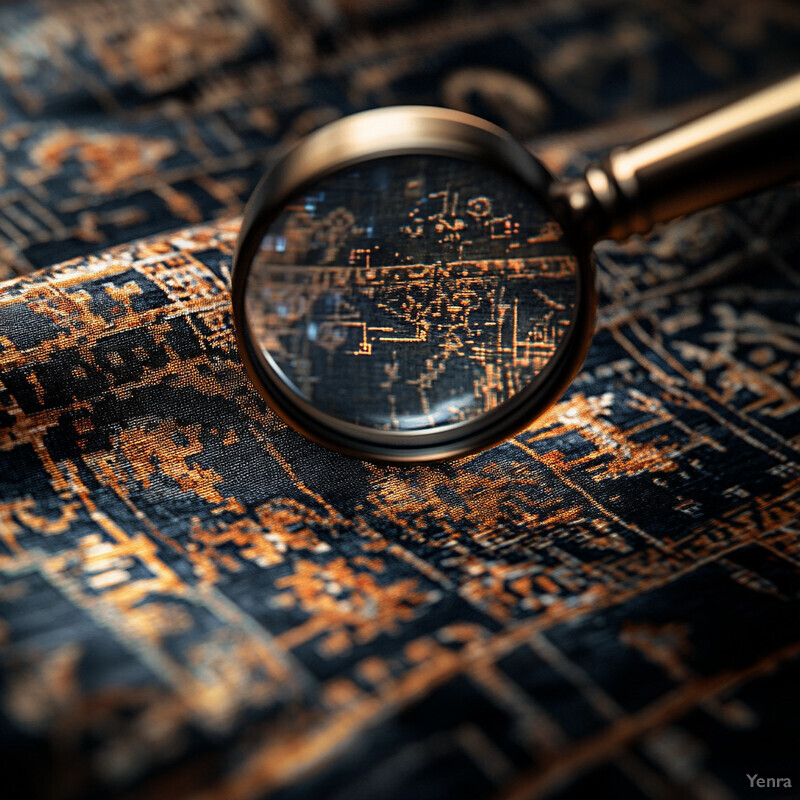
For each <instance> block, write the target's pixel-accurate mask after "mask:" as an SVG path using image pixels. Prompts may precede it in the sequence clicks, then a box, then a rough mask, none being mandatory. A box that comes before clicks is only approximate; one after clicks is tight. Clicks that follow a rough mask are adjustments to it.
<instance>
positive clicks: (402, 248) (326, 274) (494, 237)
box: [245, 155, 578, 431]
mask: <svg viewBox="0 0 800 800" xmlns="http://www.w3.org/2000/svg"><path fill="white" fill-rule="evenodd" d="M577 275H578V264H577V259H576V258H575V256H574V254H573V251H572V250H571V248H570V247H569V245H568V244H567V242H566V240H565V239H564V236H563V233H562V231H561V229H560V228H559V226H558V224H557V223H556V222H555V220H553V219H552V217H551V216H550V215H549V213H548V212H547V210H546V209H545V208H544V207H543V206H542V204H541V203H540V202H539V201H538V200H537V199H536V197H535V196H534V195H533V194H532V193H531V192H530V191H529V190H528V189H527V188H526V187H525V186H524V185H522V184H521V183H520V182H518V181H516V180H515V179H513V178H511V177H509V176H507V175H505V174H503V173H499V172H497V171H495V170H493V169H491V168H490V167H486V166H482V165H479V164H475V163H472V162H467V161H461V160H458V159H453V158H446V157H442V156H428V155H404V156H391V157H386V158H378V159H374V160H372V161H367V162H364V163H361V164H358V165H357V166H354V167H351V168H348V169H345V170H342V171H340V172H337V173H334V174H333V175H331V176H329V177H327V178H325V179H323V180H321V181H320V182H319V183H317V184H316V185H314V186H313V187H312V188H311V189H309V190H308V191H306V192H305V193H303V194H302V195H301V196H299V197H297V198H295V199H294V200H293V201H292V202H290V203H289V204H288V205H287V206H286V207H285V208H284V209H283V211H281V213H280V214H279V215H278V217H277V218H276V219H275V221H274V222H273V223H272V225H271V226H270V227H269V230H268V231H267V233H266V235H265V236H264V237H263V240H262V242H261V247H260V249H259V251H258V253H257V255H256V257H255V259H254V262H253V265H252V268H251V272H250V275H249V278H248V282H247V287H246V290H245V311H246V315H247V324H248V326H249V330H250V335H251V337H252V341H253V342H254V343H255V345H256V346H257V347H259V348H261V351H262V353H263V354H264V356H265V357H266V360H267V361H268V362H269V363H270V364H271V366H272V367H273V369H274V370H275V371H276V372H277V373H278V374H279V375H280V376H281V378H282V380H283V382H284V383H285V385H286V387H287V388H288V390H289V391H290V393H291V392H293V393H295V394H297V395H299V396H300V397H301V398H303V399H304V400H306V401H308V402H309V403H310V404H312V405H313V406H314V407H315V408H316V409H318V410H319V411H322V412H325V413H327V414H329V415H331V416H333V417H336V418H338V419H340V420H344V421H347V422H351V423H356V424H358V425H361V426H365V427H367V428H372V429H377V430H391V431H412V430H415V431H424V430H431V429H436V428H439V427H442V426H445V425H450V424H452V423H457V422H465V421H468V420H472V419H474V418H476V417H479V416H480V415H482V414H485V413H487V412H489V411H491V410H492V409H494V408H496V407H497V406H498V405H500V404H501V403H503V402H504V401H506V400H508V399H509V398H510V397H512V396H513V395H515V394H516V393H518V392H519V391H521V390H522V389H524V388H525V387H526V386H528V385H529V384H530V383H531V382H532V381H533V380H534V379H535V378H536V376H537V375H538V374H539V373H540V372H541V371H542V369H543V368H544V367H545V365H546V364H547V363H548V361H549V360H550V359H551V358H552V356H553V354H554V353H555V351H556V349H557V348H558V346H559V344H560V343H561V342H562V340H563V339H564V336H565V334H566V332H567V330H568V328H569V325H570V322H571V320H572V316H573V310H574V307H575V302H576V293H577Z"/></svg>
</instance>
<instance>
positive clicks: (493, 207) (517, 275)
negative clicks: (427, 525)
mask: <svg viewBox="0 0 800 800" xmlns="http://www.w3.org/2000/svg"><path fill="white" fill-rule="evenodd" d="M798 176H800V75H796V76H794V77H791V78H788V79H785V80H783V81H781V82H779V83H777V84H774V85H773V86H771V87H769V88H767V89H764V90H761V91H760V92H757V93H756V94H753V95H751V96H749V97H747V98H745V99H744V100H740V101H737V102H735V103H733V104H731V105H729V106H726V107H725V108H723V109H720V110H718V111H715V112H712V113H711V114H708V115H706V116H704V117H701V118H700V119H697V120H695V121H693V122H690V123H687V124H685V125H683V126H681V127H679V128H676V129H674V130H672V131H670V132H668V133H665V134H661V135H659V136H657V137H655V138H653V139H650V140H648V141H645V142H643V143H640V144H636V145H634V146H631V147H629V148H623V149H618V150H615V151H612V152H611V154H610V155H609V156H608V157H607V158H606V159H605V160H604V161H603V162H602V163H600V164H598V165H595V166H592V167H590V168H589V169H588V170H587V171H586V173H585V175H584V177H583V178H581V179H579V180H574V181H570V182H565V181H559V180H556V179H554V178H553V177H552V176H551V175H550V174H549V173H548V171H547V170H546V169H545V168H544V167H543V166H542V164H540V163H539V162H538V161H537V160H536V159H535V158H534V157H533V156H532V155H531V154H530V153H529V152H528V151H527V150H526V149H525V148H524V147H523V146H522V145H521V144H520V143H519V142H517V141H516V140H515V139H513V138H512V137H511V136H510V135H509V134H508V133H506V132H505V131H504V130H502V129H501V128H499V127H497V126H495V125H493V124H491V123H489V122H487V121H485V120H482V119H479V118H478V117H474V116H471V115H469V114H463V113H460V112H456V111H451V110H447V109H441V108H433V107H423V106H402V107H393V108H383V109H376V110H372V111H366V112H362V113H360V114H355V115H353V116H350V117H346V118H343V119H340V120H338V121H336V122H333V123H331V124H330V125H327V126H326V127H324V128H321V129H319V130H317V131H316V132H314V133H313V134H311V135H310V136H308V137H307V138H305V139H304V140H302V141H301V142H300V143H299V144H297V145H296V146H295V147H294V148H293V149H292V150H290V151H289V152H288V153H287V154H286V155H284V156H283V157H282V158H281V159H280V160H279V161H278V162H277V163H276V164H275V165H274V166H273V168H272V169H271V171H270V172H269V173H268V174H267V175H266V176H265V177H264V178H263V179H262V181H261V183H260V184H259V185H258V186H257V187H256V189H255V191H254V193H253V196H252V198H251V199H250V201H249V203H248V206H247V209H246V211H245V216H244V221H243V224H242V228H241V232H240V235H239V240H238V242H237V247H236V252H235V255H234V265H233V278H232V302H233V319H234V326H235V329H236V337H237V344H238V347H239V351H240V353H241V356H242V359H243V361H244V364H245V367H246V369H247V371H248V373H249V375H250V377H251V379H252V380H253V382H254V383H255V385H256V386H257V387H258V389H259V391H260V393H261V394H262V395H263V397H264V398H265V399H266V401H267V402H268V404H269V405H270V406H271V407H272V408H273V409H274V410H275V412H276V413H277V414H278V415H279V416H280V417H282V418H283V419H284V420H285V421H286V422H287V423H288V424H289V425H291V426H292V427H294V428H295V429H296V430H298V431H300V432H301V433H303V434H304V435H305V436H307V437H308V438H310V439H312V440H314V441H316V442H318V443H319V444H322V445H324V446H326V447H328V448H332V449H334V450H338V451H341V452H344V453H347V454H349V455H352V456H356V457H358V458H363V459H367V460H371V461H376V462H388V463H418V462H426V461H440V460H445V459H450V458H456V457H459V456H463V455H466V454H468V453H471V452H474V451H477V450H481V449H483V448H486V447H489V446H491V445H493V444H495V443H497V442H500V441H502V440H504V439H506V438H508V437H510V436H512V435H513V434H514V433H516V432H517V431H519V430H521V429H522V428H524V427H526V426H528V425H529V424H530V423H531V422H532V421H533V420H534V419H535V418H536V417H537V416H539V415H540V414H542V413H543V412H544V411H545V410H546V409H547V408H548V407H550V406H551V405H552V404H553V403H554V402H555V401H556V400H557V399H558V398H559V397H560V395H561V394H562V393H563V392H564V390H565V389H566V388H567V386H568V385H569V383H570V381H571V380H572V378H573V377H574V376H575V374H576V373H577V371H578V369H579V368H580V366H581V364H582V363H583V360H584V358H585V356H586V352H587V350H588V347H589V343H590V340H591V336H592V333H593V330H594V319H595V311H596V306H597V296H596V290H595V272H594V264H593V261H592V258H591V248H592V245H593V244H594V243H595V242H596V241H598V240H599V239H603V238H614V239H624V238H626V237H628V236H630V235H631V234H634V233H644V232H646V231H648V230H649V229H650V228H651V227H652V225H653V224H654V223H656V222H660V221H666V220H669V219H672V218H674V217H676V216H680V215H682V214H686V213H689V212H692V211H696V210H699V209H701V208H704V207H707V206H709V205H713V204H715V203H718V202H722V201H724V200H727V199H732V198H734V197H737V196H739V195H742V194H746V193H748V192H753V191H756V190H759V189H763V188H766V187H768V186H770V185H773V184H776V183H779V182H783V181H787V180H791V179H793V178H795V177H798Z"/></svg>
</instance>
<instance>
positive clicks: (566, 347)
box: [231, 106, 597, 463]
mask: <svg viewBox="0 0 800 800" xmlns="http://www.w3.org/2000/svg"><path fill="white" fill-rule="evenodd" d="M407 154H428V155H433V156H448V157H452V158H460V159H463V160H466V161H473V162H477V163H481V164H484V165H488V166H491V167H492V168H494V169H496V170H498V171H500V172H504V173H506V174H507V175H508V176H509V177H510V178H512V179H515V180H517V181H518V182H521V183H522V184H523V185H524V186H525V187H526V188H527V189H528V190H529V191H530V192H531V193H532V194H533V195H534V196H535V197H537V198H539V199H540V201H541V202H542V203H543V204H544V205H545V206H546V207H551V204H550V203H549V201H548V198H549V196H550V193H551V186H552V184H553V179H552V177H551V176H550V174H549V173H548V172H547V170H546V169H545V168H544V167H543V166H542V165H541V164H540V163H539V162H538V161H537V160H536V159H535V158H534V157H533V156H532V155H531V154H530V153H529V152H528V151H527V150H526V149H525V148H524V147H523V146H522V145H521V144H520V143H519V142H517V141H516V140H515V139H513V138H512V137H511V136H510V135H509V134H508V133H506V132H505V131H504V130H502V128H499V127H497V126H495V125H493V124H491V123H489V122H487V121H485V120H482V119H480V118H479V117H474V116H472V115H469V114H464V113H461V112H457V111H451V110H448V109H441V108H435V107H428V106H398V107H393V108H385V109H375V110H372V111H365V112H362V113H360V114H355V115H353V116H350V117H345V118H343V119H340V120H337V121H336V122H333V123H331V124H330V125H327V126H325V127H324V128H321V129H319V130H318V131H316V132H314V133H313V134H311V135H310V136H308V137H307V138H305V139H303V140H302V141H301V142H300V143H299V144H297V145H296V146H295V147H294V148H293V149H291V150H290V151H288V152H287V153H286V154H285V155H284V156H283V157H282V158H281V159H279V160H278V162H277V163H276V164H275V165H274V166H273V168H272V169H271V170H270V171H269V172H268V173H267V174H266V175H265V176H264V178H262V180H261V181H260V183H259V184H258V186H257V187H256V189H255V191H254V192H253V196H252V197H251V199H250V201H249V203H248V205H247V208H246V210H245V215H244V220H243V223H242V228H241V230H240V233H239V238H238V241H237V244H236V250H235V253H234V261H233V273H232V289H231V293H232V304H233V320H234V327H235V331H236V340H237V345H238V348H239V353H240V355H241V357H242V360H243V362H244V365H245V368H246V369H247V372H248V374H249V375H250V377H251V379H252V380H253V382H254V384H255V385H256V387H257V388H258V390H259V392H260V394H261V395H262V396H263V397H264V399H265V400H266V401H267V403H268V404H269V405H270V407H271V408H272V409H273V410H274V411H275V412H276V413H277V414H278V415H279V416H280V417H281V418H282V419H283V420H284V421H285V422H286V423H287V424H289V425H290V426H291V427H293V428H295V429H296V430H298V431H299V432H300V433H302V434H303V435H305V436H306V437H308V438H309V439H312V440H313V441H315V442H317V443H319V444H321V445H324V446H325V447H328V448H331V449H333V450H338V451H339V452H342V453H346V454H347V455H351V456H355V457H357V458H362V459H366V460H369V461H374V462H379V463H420V462H431V461H443V460H447V459H453V458H458V457H460V456H465V455H467V454H469V453H472V452H475V451H477V450H482V449H484V448H486V447H489V446H491V445H493V444H496V443H498V442H500V441H503V440H505V439H507V438H509V437H510V436H511V435H513V434H514V433H516V432H518V431H519V430H521V429H522V428H525V427H526V426H527V425H528V424H529V423H530V422H531V421H532V420H533V419H535V418H536V417H537V416H539V415H540V414H542V413H543V412H544V411H545V410H547V408H549V407H550V406H551V405H552V404H553V403H554V402H555V401H556V400H557V399H558V398H559V397H560V396H561V394H562V393H563V392H564V390H565V389H566V387H567V386H568V385H569V383H570V381H571V380H572V378H573V377H574V376H575V374H576V373H577V371H578V369H579V368H580V366H581V364H582V363H583V360H584V358H585V356H586V351H587V350H588V347H589V343H590V341H591V337H592V333H593V331H594V317H595V309H596V305H597V299H596V290H595V280H594V265H593V263H592V260H591V257H590V249H589V244H588V243H581V242H580V241H578V240H576V239H575V238H574V234H573V232H572V228H573V226H572V225H571V224H570V220H560V219H559V222H561V224H562V227H564V230H565V235H566V237H567V241H568V243H569V244H570V245H571V246H572V248H573V250H574V251H575V255H576V256H577V263H578V270H577V274H576V284H577V285H576V303H575V309H574V312H573V317H572V321H571V324H570V327H569V330H568V332H567V334H566V336H565V338H564V340H563V341H562V342H561V344H560V345H559V347H558V349H557V350H556V353H555V354H554V356H553V358H552V359H551V360H550V362H549V363H548V364H547V366H546V367H545V369H543V370H542V371H541V372H540V373H539V374H538V375H537V376H536V378H535V380H533V381H532V382H531V383H530V384H529V385H528V386H526V387H525V389H523V390H522V391H521V392H519V393H517V394H516V395H514V396H513V397H511V398H509V399H508V400H506V401H505V402H503V403H501V404H500V405H499V406H497V407H496V408H494V409H492V410H491V411H489V412H487V413H486V414H483V415H481V416H480V417H478V418H475V419H472V420H468V421H466V422H460V423H454V424H451V425H448V426H446V427H441V428H437V429H434V430H432V431H425V430H415V431H381V430H375V429H371V428H366V427H365V426H360V425H356V424H354V423H350V422H346V421H344V420H341V419H339V418H337V417H334V416H332V415H329V414H326V413H325V412H321V411H319V410H317V409H315V408H314V407H313V406H312V405H311V404H310V403H308V402H307V401H305V400H304V399H303V398H301V397H299V396H298V395H297V394H296V393H295V392H293V391H292V390H291V389H289V388H288V387H286V386H285V384H284V382H283V381H282V380H281V378H280V377H279V374H278V373H279V370H276V369H275V368H274V367H273V365H272V364H270V363H269V361H268V360H267V359H266V358H265V357H264V354H263V353H262V351H261V348H259V347H258V346H256V345H255V344H254V343H253V342H252V341H251V336H250V333H249V327H248V324H247V317H246V312H245V287H246V285H247V278H248V275H249V272H250V266H251V264H252V262H253V259H254V256H255V254H256V252H257V249H258V247H259V246H260V243H261V240H262V238H263V236H264V235H265V233H266V232H267V230H268V228H269V226H270V225H271V224H272V222H273V221H274V219H275V218H276V216H277V215H278V213H280V211H281V210H282V209H283V207H284V206H285V204H286V203H287V202H288V201H289V200H290V199H292V198H293V197H295V196H297V195H298V194H300V193H302V192H303V191H305V190H306V189H308V188H309V187H310V186H312V185H313V184H314V183H316V182H317V181H319V180H321V179H322V178H325V177H327V176H328V175H331V174H332V173H334V172H337V171H339V170H341V169H345V168H347V167H351V166H353V165H355V164H358V163H361V162H364V161H369V160H373V159H376V158H382V157H387V156H395V155H407ZM553 216H554V217H556V219H558V215H557V214H556V213H554V214H553Z"/></svg>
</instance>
